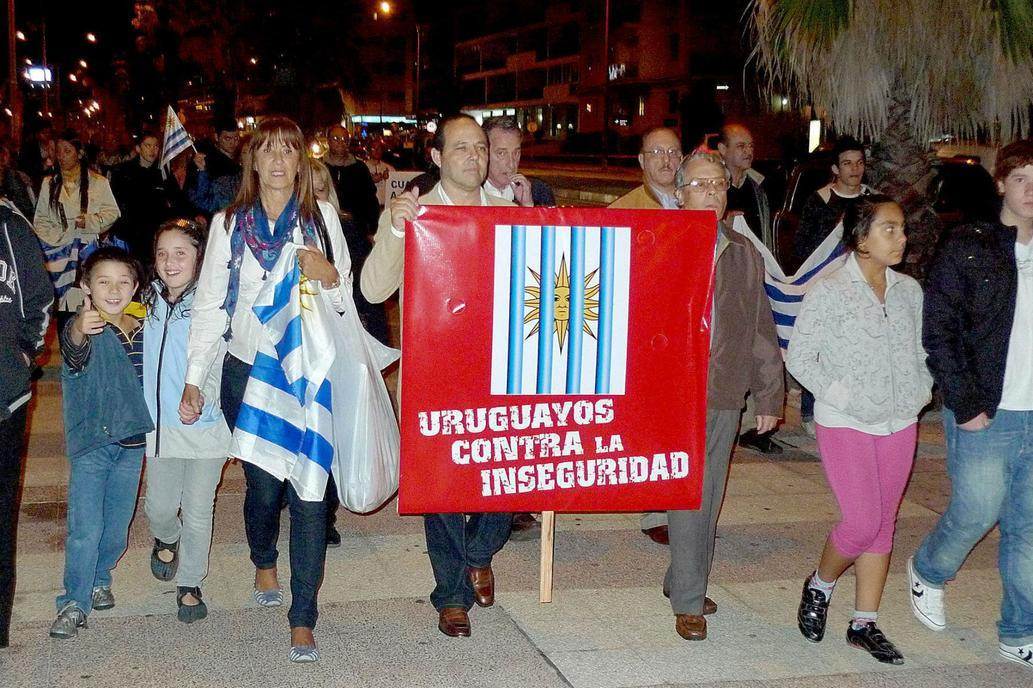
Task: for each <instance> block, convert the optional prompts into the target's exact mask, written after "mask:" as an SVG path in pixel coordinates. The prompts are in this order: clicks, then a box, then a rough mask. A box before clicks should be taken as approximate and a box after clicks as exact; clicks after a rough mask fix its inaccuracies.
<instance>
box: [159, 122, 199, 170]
mask: <svg viewBox="0 0 1033 688" xmlns="http://www.w3.org/2000/svg"><path fill="white" fill-rule="evenodd" d="M188 148H194V141H193V139H191V138H190V134H188V133H187V130H186V129H185V128H184V127H183V123H182V122H180V121H179V115H177V114H176V111H175V110H173V109H172V106H171V105H169V111H168V112H167V113H165V141H164V142H163V143H162V146H161V162H160V163H159V167H160V168H161V175H162V177H164V176H165V171H166V170H167V169H168V166H169V165H170V164H171V163H172V160H173V159H174V158H175V157H176V156H177V155H179V154H180V153H182V152H183V151H185V150H187V149H188ZM195 150H196V149H195Z"/></svg>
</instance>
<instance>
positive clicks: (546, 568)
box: [538, 511, 556, 604]
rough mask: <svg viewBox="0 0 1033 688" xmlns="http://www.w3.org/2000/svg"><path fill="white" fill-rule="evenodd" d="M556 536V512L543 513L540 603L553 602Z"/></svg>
mask: <svg viewBox="0 0 1033 688" xmlns="http://www.w3.org/2000/svg"><path fill="white" fill-rule="evenodd" d="M555 535H556V512H555V511H543V512H542V538H541V546H542V552H541V565H540V569H539V589H538V601H539V602H541V603H543V604H546V603H549V602H552V564H553V559H552V555H553V549H554V547H553V545H554V541H555V540H554V538H555Z"/></svg>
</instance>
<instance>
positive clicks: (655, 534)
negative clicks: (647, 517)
mask: <svg viewBox="0 0 1033 688" xmlns="http://www.w3.org/2000/svg"><path fill="white" fill-rule="evenodd" d="M642 532H643V533H645V534H646V535H648V536H649V539H650V540H652V541H653V542H655V543H656V544H658V545H667V544H670V540H669V537H668V534H667V526H653V527H652V528H643V529H642Z"/></svg>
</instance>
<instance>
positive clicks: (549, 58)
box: [454, 0, 746, 148]
mask: <svg viewBox="0 0 1033 688" xmlns="http://www.w3.org/2000/svg"><path fill="white" fill-rule="evenodd" d="M521 5H522V7H521V8H520V9H519V11H513V10H512V9H511V8H509V7H507V8H495V7H491V6H488V5H484V4H478V5H471V6H470V7H469V8H466V9H464V10H462V11H460V12H459V13H458V14H457V15H456V16H457V18H456V29H455V35H456V44H455V58H454V65H455V80H456V83H457V84H458V88H459V95H460V102H461V104H462V108H463V109H464V110H465V111H467V112H470V113H471V114H474V115H475V116H480V117H484V116H491V115H497V114H511V115H514V116H515V117H516V118H517V120H518V121H519V122H520V123H521V124H522V125H523V126H524V127H525V129H526V130H527V131H529V132H530V133H532V134H534V136H535V138H537V139H539V140H555V139H559V140H563V141H567V142H570V143H574V142H576V141H577V140H579V139H580V140H583V141H584V142H585V143H586V148H591V147H592V145H591V143H592V142H595V143H596V144H598V142H599V141H600V140H601V137H602V136H603V135H604V131H606V132H607V134H608V137H609V139H610V140H611V141H614V142H616V143H617V145H619V144H620V142H621V141H622V140H635V139H637V138H638V137H640V136H641V134H642V133H643V132H645V131H646V130H648V129H650V128H652V127H654V126H661V125H663V126H670V127H673V128H675V129H676V130H687V129H688V130H692V129H695V128H699V129H701V130H704V131H705V130H706V129H707V128H708V126H709V125H708V124H707V123H706V122H699V123H697V122H696V121H695V120H697V119H699V118H700V116H701V114H704V113H705V114H707V115H708V116H711V115H716V116H717V117H720V112H722V111H724V110H727V109H729V108H730V109H733V110H735V109H741V107H742V106H744V104H745V101H746V99H745V98H743V97H742V89H743V78H742V73H743V71H742V65H743V61H744V60H743V57H744V55H743V53H744V49H743V46H742V45H741V41H740V36H741V32H740V33H739V34H735V35H731V36H726V35H722V34H720V33H719V32H716V31H715V30H714V28H713V27H715V26H739V19H740V18H741V16H742V10H743V7H744V6H745V3H744V2H742V1H733V2H730V3H725V4H722V5H719V6H716V7H714V6H711V4H710V3H707V4H704V3H698V2H691V1H690V0H564V1H562V2H546V1H539V0H529V1H528V2H525V3H521ZM607 19H608V21H607ZM740 101H741V102H740ZM711 118H712V117H711ZM703 119H704V120H705V119H707V117H703ZM596 147H597V146H596Z"/></svg>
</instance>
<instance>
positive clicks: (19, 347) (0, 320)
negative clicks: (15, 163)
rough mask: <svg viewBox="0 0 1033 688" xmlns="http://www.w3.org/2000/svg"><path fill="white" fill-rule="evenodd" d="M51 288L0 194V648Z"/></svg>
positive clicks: (23, 225) (34, 243) (29, 238)
mask: <svg viewBox="0 0 1033 688" xmlns="http://www.w3.org/2000/svg"><path fill="white" fill-rule="evenodd" d="M53 301H54V287H53V286H52V285H51V283H50V278H49V277H48V276H47V272H46V270H45V269H44V268H43V252H42V251H41V250H40V246H39V240H37V239H36V235H35V234H34V233H33V231H32V226H31V225H30V224H29V222H28V220H26V219H25V218H24V217H22V216H21V215H20V214H18V213H17V212H15V211H14V210H13V205H11V203H10V201H8V200H7V199H6V198H5V199H0V647H7V643H8V631H9V629H10V625H11V606H12V604H13V602H14V551H15V535H16V533H17V527H18V512H17V504H18V486H19V484H20V482H21V456H22V446H23V444H24V440H25V422H26V409H27V408H28V404H29V396H30V386H29V384H30V377H31V372H32V369H33V368H34V367H35V364H36V363H35V362H36V356H37V355H38V354H39V352H40V351H41V350H42V349H43V335H44V333H45V332H46V331H47V324H48V321H49V317H48V313H49V312H50V305H51V304H52V303H53Z"/></svg>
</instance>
